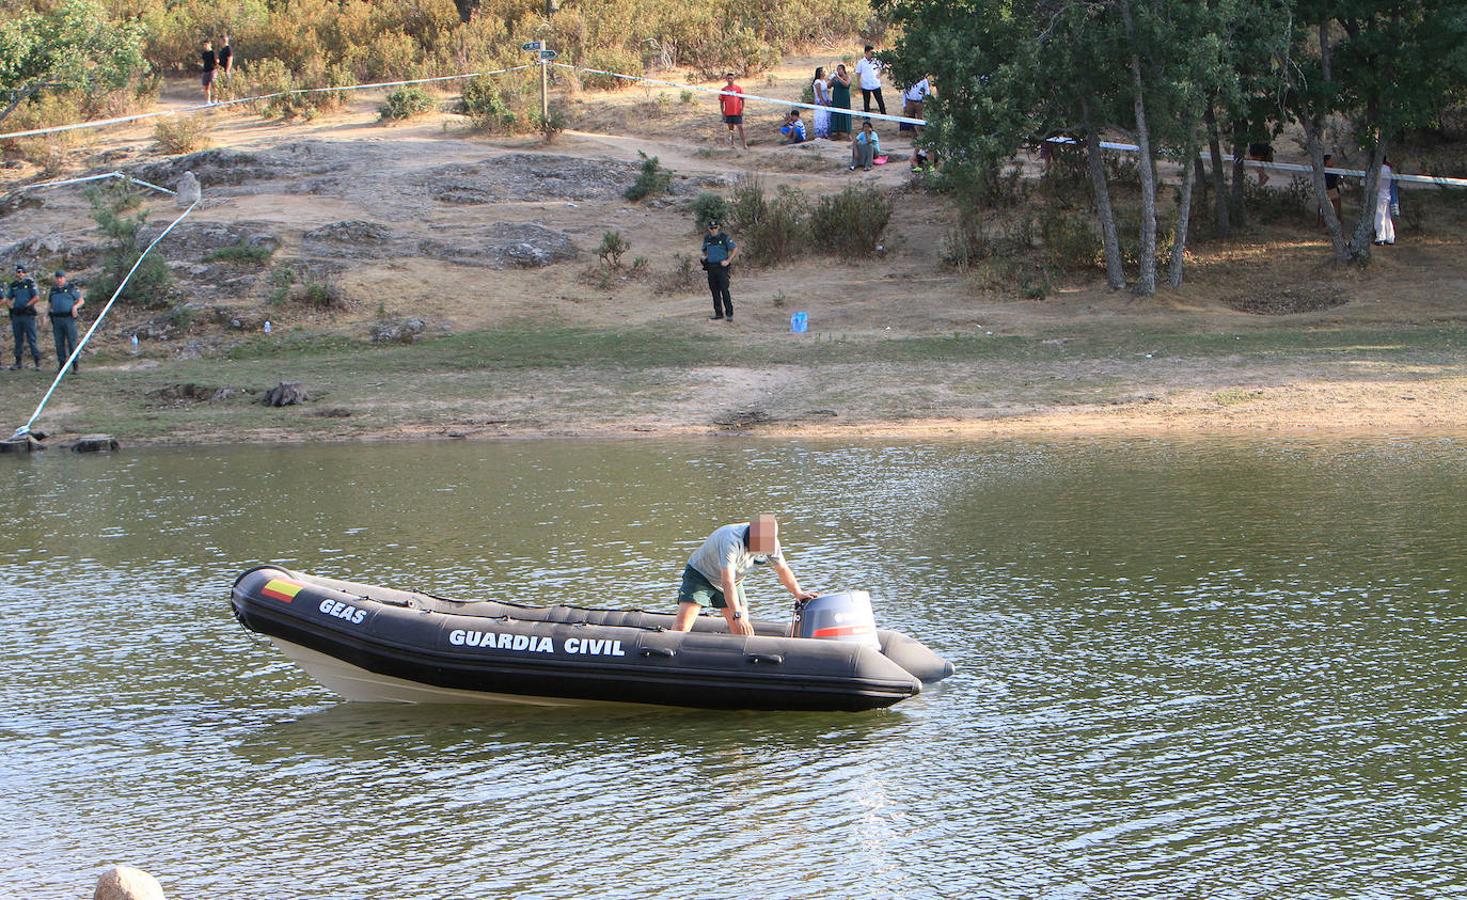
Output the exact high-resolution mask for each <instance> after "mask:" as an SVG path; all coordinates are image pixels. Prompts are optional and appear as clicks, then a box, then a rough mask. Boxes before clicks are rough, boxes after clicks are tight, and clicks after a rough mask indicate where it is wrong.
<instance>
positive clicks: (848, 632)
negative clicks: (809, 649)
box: [792, 591, 881, 650]
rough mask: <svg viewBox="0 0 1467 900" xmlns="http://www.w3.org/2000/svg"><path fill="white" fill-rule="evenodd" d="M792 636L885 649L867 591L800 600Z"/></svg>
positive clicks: (797, 605)
mask: <svg viewBox="0 0 1467 900" xmlns="http://www.w3.org/2000/svg"><path fill="white" fill-rule="evenodd" d="M792 636H794V637H801V638H815V639H816V640H822V641H845V642H846V643H850V644H865V645H866V646H868V647H870V648H872V649H874V650H880V649H881V640H880V639H879V638H878V637H877V636H876V617H875V616H874V615H872V614H871V595H870V594H868V593H866V592H865V591H841V592H840V593H837V594H821V595H820V596H819V597H816V598H815V599H814V600H806V601H803V602H797V603H796V604H795V621H794V627H793V631H792Z"/></svg>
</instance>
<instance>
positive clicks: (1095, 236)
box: [1039, 209, 1104, 271]
mask: <svg viewBox="0 0 1467 900" xmlns="http://www.w3.org/2000/svg"><path fill="white" fill-rule="evenodd" d="M1039 231H1040V235H1041V237H1043V239H1044V249H1045V253H1046V255H1047V256H1048V258H1049V263H1050V265H1052V266H1055V267H1057V268H1061V269H1073V270H1075V271H1083V270H1086V269H1094V268H1095V267H1096V266H1099V265H1101V264H1102V260H1103V249H1104V248H1103V247H1102V246H1101V241H1100V235H1099V233H1097V231H1096V228H1095V223H1094V217H1093V216H1091V215H1089V214H1088V213H1077V212H1069V211H1066V210H1058V209H1046V210H1045V211H1044V212H1043V213H1042V214H1041V215H1040V217H1039Z"/></svg>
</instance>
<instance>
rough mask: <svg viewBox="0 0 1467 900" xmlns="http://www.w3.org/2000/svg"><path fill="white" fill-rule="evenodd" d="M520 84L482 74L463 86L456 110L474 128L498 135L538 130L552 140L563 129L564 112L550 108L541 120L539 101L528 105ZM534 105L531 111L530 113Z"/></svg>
mask: <svg viewBox="0 0 1467 900" xmlns="http://www.w3.org/2000/svg"><path fill="white" fill-rule="evenodd" d="M525 87H526V86H525V84H524V83H523V82H521V83H519V84H516V83H514V82H509V83H505V82H502V81H500V80H498V79H497V78H495V77H494V76H489V75H484V76H480V77H478V78H475V79H472V80H470V81H469V83H468V84H466V85H464V90H463V96H462V98H461V99H460V100H459V104H458V111H459V112H460V113H462V114H463V115H466V116H468V117H469V118H470V119H471V120H473V123H474V127H475V128H479V129H481V130H484V131H489V132H496V133H501V134H524V133H526V132H531V131H539V132H541V133H542V134H544V135H546V140H547V141H548V140H551V139H553V138H554V137H555V135H556V134H559V133H560V131H561V130H563V129H564V128H565V113H564V112H563V111H562V110H561V109H560V108H559V107H556V106H552V107H550V118H549V120H548V121H546V122H541V121H540V110H539V101H538V99H537V100H536V101H535V102H534V103H533V104H531V102H530V98H529V97H528V95H527V92H526V89H525ZM532 105H533V107H534V109H533V111H532V110H531V106H532Z"/></svg>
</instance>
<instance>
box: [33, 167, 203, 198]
mask: <svg viewBox="0 0 1467 900" xmlns="http://www.w3.org/2000/svg"><path fill="white" fill-rule="evenodd" d="M108 178H122V179H124V180H131V181H132V183H133V184H140V185H142V186H143V187H145V188H152V189H153V190H155V191H159V192H161V193H164V194H168V195H170V196H177V195H178V192H177V191H170V190H169V189H168V188H166V187H159V186H158V185H156V184H151V183H149V182H146V181H144V180H142V179H141V178H133V177H132V176H130V175H124V174H122V173H121V172H103V173H102V174H101V175H88V176H86V177H85V178H67V179H65V180H64V181H45V182H42V183H40V184H27V185H22V186H21V187H18V188H16V189H15V190H16V192H17V193H19V192H21V191H39V190H41V189H42V188H55V187H66V186H67V185H69V184H86V183H87V182H89V181H103V180H105V179H108Z"/></svg>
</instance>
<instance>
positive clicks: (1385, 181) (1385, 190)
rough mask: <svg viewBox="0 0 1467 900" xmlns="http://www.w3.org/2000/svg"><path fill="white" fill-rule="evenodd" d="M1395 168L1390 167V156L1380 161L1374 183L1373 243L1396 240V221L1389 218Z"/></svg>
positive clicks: (1379, 244)
mask: <svg viewBox="0 0 1467 900" xmlns="http://www.w3.org/2000/svg"><path fill="white" fill-rule="evenodd" d="M1395 175H1396V170H1395V169H1393V168H1391V160H1390V157H1386V158H1384V159H1382V160H1381V162H1380V176H1379V180H1377V181H1376V183H1375V243H1376V245H1377V246H1386V247H1388V246H1390V245H1391V244H1394V243H1395V242H1396V223H1395V221H1394V220H1393V219H1391V186H1392V184H1394V182H1395Z"/></svg>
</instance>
